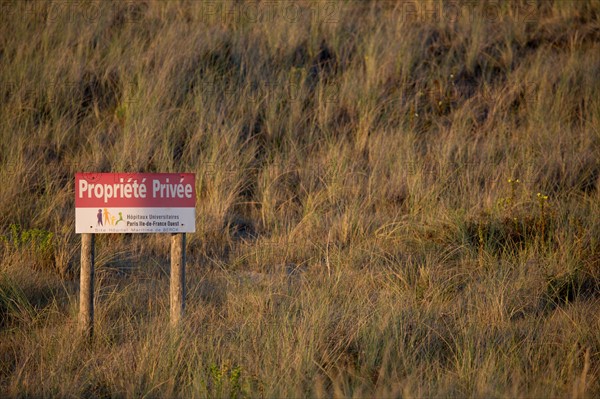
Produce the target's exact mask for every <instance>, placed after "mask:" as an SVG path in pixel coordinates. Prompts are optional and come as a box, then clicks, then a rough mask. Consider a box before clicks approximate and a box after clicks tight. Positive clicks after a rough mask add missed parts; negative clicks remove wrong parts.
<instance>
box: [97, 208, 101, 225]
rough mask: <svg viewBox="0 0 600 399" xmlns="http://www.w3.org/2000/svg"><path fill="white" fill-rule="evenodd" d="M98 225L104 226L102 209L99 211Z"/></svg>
mask: <svg viewBox="0 0 600 399" xmlns="http://www.w3.org/2000/svg"><path fill="white" fill-rule="evenodd" d="M97 216H98V225H99V226H102V209H98V215H97Z"/></svg>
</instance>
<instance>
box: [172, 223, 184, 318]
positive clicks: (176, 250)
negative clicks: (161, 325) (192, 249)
mask: <svg viewBox="0 0 600 399" xmlns="http://www.w3.org/2000/svg"><path fill="white" fill-rule="evenodd" d="M170 284H171V285H170V292H171V326H173V327H177V326H179V323H180V322H181V319H182V318H183V312H184V310H185V233H179V234H171V283H170Z"/></svg>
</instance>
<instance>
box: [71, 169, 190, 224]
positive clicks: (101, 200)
mask: <svg viewBox="0 0 600 399" xmlns="http://www.w3.org/2000/svg"><path fill="white" fill-rule="evenodd" d="M195 231H196V179H195V175H194V174H193V173H77V174H75V232H76V233H194V232H195Z"/></svg>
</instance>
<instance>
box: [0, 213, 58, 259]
mask: <svg viewBox="0 0 600 399" xmlns="http://www.w3.org/2000/svg"><path fill="white" fill-rule="evenodd" d="M0 241H1V242H2V246H3V247H4V250H5V251H6V253H20V254H21V255H24V256H27V257H30V258H31V259H33V260H34V261H35V262H40V263H41V265H43V266H46V265H49V264H50V263H52V262H53V257H54V234H53V233H52V232H50V231H47V230H42V229H24V228H22V227H21V226H20V225H19V224H15V223H13V224H11V225H10V226H9V228H8V232H7V233H6V234H4V235H2V236H0Z"/></svg>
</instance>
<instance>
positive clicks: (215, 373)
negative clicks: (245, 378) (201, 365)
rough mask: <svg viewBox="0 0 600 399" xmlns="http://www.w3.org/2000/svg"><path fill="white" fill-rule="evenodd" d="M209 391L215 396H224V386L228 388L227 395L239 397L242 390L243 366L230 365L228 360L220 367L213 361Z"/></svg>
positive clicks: (210, 370)
mask: <svg viewBox="0 0 600 399" xmlns="http://www.w3.org/2000/svg"><path fill="white" fill-rule="evenodd" d="M208 371H209V376H210V381H209V385H208V387H209V392H210V394H211V395H212V396H214V397H222V396H223V391H224V388H227V389H228V391H229V392H228V394H227V395H226V396H227V397H230V398H234V399H235V398H238V397H239V395H240V394H241V391H242V386H241V382H240V380H241V377H242V368H241V367H240V366H239V365H235V366H230V365H229V363H228V362H226V363H225V364H223V365H222V366H221V367H219V366H218V365H217V364H216V363H212V364H211V365H210V366H209V368H208Z"/></svg>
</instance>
